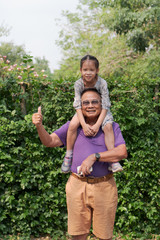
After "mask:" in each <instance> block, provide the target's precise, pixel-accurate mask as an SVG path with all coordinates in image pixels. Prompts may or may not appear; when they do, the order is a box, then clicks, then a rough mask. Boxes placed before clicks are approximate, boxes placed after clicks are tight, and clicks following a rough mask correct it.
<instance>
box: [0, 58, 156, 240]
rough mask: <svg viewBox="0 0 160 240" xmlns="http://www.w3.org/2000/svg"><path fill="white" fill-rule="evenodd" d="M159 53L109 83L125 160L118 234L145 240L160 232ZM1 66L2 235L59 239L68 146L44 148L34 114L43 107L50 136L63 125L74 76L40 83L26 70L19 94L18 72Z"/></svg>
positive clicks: (64, 225) (70, 110)
mask: <svg viewBox="0 0 160 240" xmlns="http://www.w3.org/2000/svg"><path fill="white" fill-rule="evenodd" d="M158 56H159V55H156V54H154V55H152V57H151V58H148V57H147V59H148V60H147V61H145V58H144V59H143V60H141V62H140V61H138V62H137V64H136V63H135V64H134V68H133V66H130V68H128V69H127V70H126V72H125V74H124V72H117V73H114V75H112V76H110V77H109V78H108V79H107V82H108V85H109V89H110V95H111V102H112V113H113V115H114V119H115V121H117V122H118V123H119V125H120V127H121V129H122V132H123V135H124V138H125V140H126V144H127V149H128V158H127V159H125V160H123V161H122V165H123V167H124V171H123V172H122V173H117V174H116V175H115V178H116V182H117V186H118V191H119V205H118V210H117V216H116V223H115V231H116V232H123V233H124V234H128V236H132V237H131V239H134V238H135V237H136V238H138V237H140V236H142V235H143V237H144V239H147V236H148V234H151V233H152V234H158V233H159V223H160V222H159V208H158V207H159V184H158V179H159V168H160V164H159V156H160V147H159V146H160V130H159V129H160V121H159V113H160V100H159V95H160V94H159V84H160V69H159V66H160V60H159V59H160V58H159V57H158ZM27 63H28V62H27ZM4 66H6V65H5V63H1V67H2V69H3V71H1V77H0V236H3V235H6V234H17V233H22V234H26V235H28V236H29V235H34V236H38V235H41V234H51V235H52V236H54V239H56V236H57V237H61V239H62V236H63V235H64V232H65V231H66V229H67V210H66V202H65V183H66V181H67V178H68V175H67V176H66V175H64V174H62V173H61V171H60V166H61V163H62V160H63V157H64V153H65V149H63V148H56V149H51V148H46V147H44V146H43V145H42V144H41V142H40V140H39V138H38V135H37V131H36V129H35V126H34V125H33V124H32V121H31V117H32V114H33V113H34V112H36V111H37V108H38V106H39V105H41V106H42V113H43V116H44V120H43V123H44V126H45V128H46V130H47V131H48V132H49V133H51V132H53V131H54V130H55V129H57V128H58V127H60V126H61V125H62V124H64V123H65V122H66V121H68V120H69V119H70V118H71V117H72V116H73V114H74V109H73V107H72V103H73V97H74V91H73V83H74V80H75V79H72V80H70V79H69V80H58V81H56V80H55V81H52V82H49V80H48V79H46V80H45V81H44V80H43V81H42V77H39V78H35V77H34V76H33V71H32V70H31V69H30V68H28V69H27V70H26V72H24V73H23V76H22V77H23V79H22V80H23V85H24V86H25V92H24V91H23V88H22V83H21V82H20V81H18V78H17V73H16V70H14V71H12V73H8V72H4ZM133 69H134V70H133ZM2 72H3V74H2ZM6 73H7V74H6ZM24 74H26V75H24ZM102 77H104V78H105V76H102ZM22 80H21V81H22ZM24 102H25V106H26V112H27V114H26V115H25V116H24V112H23V111H22V104H24Z"/></svg>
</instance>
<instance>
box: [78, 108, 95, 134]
mask: <svg viewBox="0 0 160 240" xmlns="http://www.w3.org/2000/svg"><path fill="white" fill-rule="evenodd" d="M76 112H77V116H78V119H79V122H80V124H81V126H82V128H83V131H84V134H85V136H93V135H94V132H93V130H92V128H91V127H90V126H89V125H88V124H86V122H85V119H84V116H83V114H82V110H81V108H78V109H76Z"/></svg>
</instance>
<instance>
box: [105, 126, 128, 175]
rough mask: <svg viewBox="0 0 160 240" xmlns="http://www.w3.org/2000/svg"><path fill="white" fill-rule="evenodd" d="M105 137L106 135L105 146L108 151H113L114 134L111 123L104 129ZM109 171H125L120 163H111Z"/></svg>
mask: <svg viewBox="0 0 160 240" xmlns="http://www.w3.org/2000/svg"><path fill="white" fill-rule="evenodd" d="M103 131H104V135H105V144H106V147H107V149H108V150H111V149H113V148H114V132H113V127H112V124H111V123H107V124H106V125H105V126H104V128H103ZM109 170H111V171H112V172H121V171H123V168H122V166H121V165H120V163H119V162H116V163H109Z"/></svg>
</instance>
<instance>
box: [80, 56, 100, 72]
mask: <svg viewBox="0 0 160 240" xmlns="http://www.w3.org/2000/svg"><path fill="white" fill-rule="evenodd" d="M86 60H92V61H94V63H95V66H96V68H97V69H98V68H99V61H98V59H97V58H96V57H94V56H91V55H86V56H84V57H83V58H82V59H81V61H80V68H82V65H83V63H84V61H86Z"/></svg>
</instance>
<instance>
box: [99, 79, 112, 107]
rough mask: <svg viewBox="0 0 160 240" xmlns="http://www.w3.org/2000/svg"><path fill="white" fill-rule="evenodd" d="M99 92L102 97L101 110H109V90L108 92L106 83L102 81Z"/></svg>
mask: <svg viewBox="0 0 160 240" xmlns="http://www.w3.org/2000/svg"><path fill="white" fill-rule="evenodd" d="M100 92H101V97H102V108H103V109H109V108H110V107H111V102H110V98H109V90H108V86H107V82H106V81H105V80H104V79H103V81H102V82H101V85H100Z"/></svg>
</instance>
